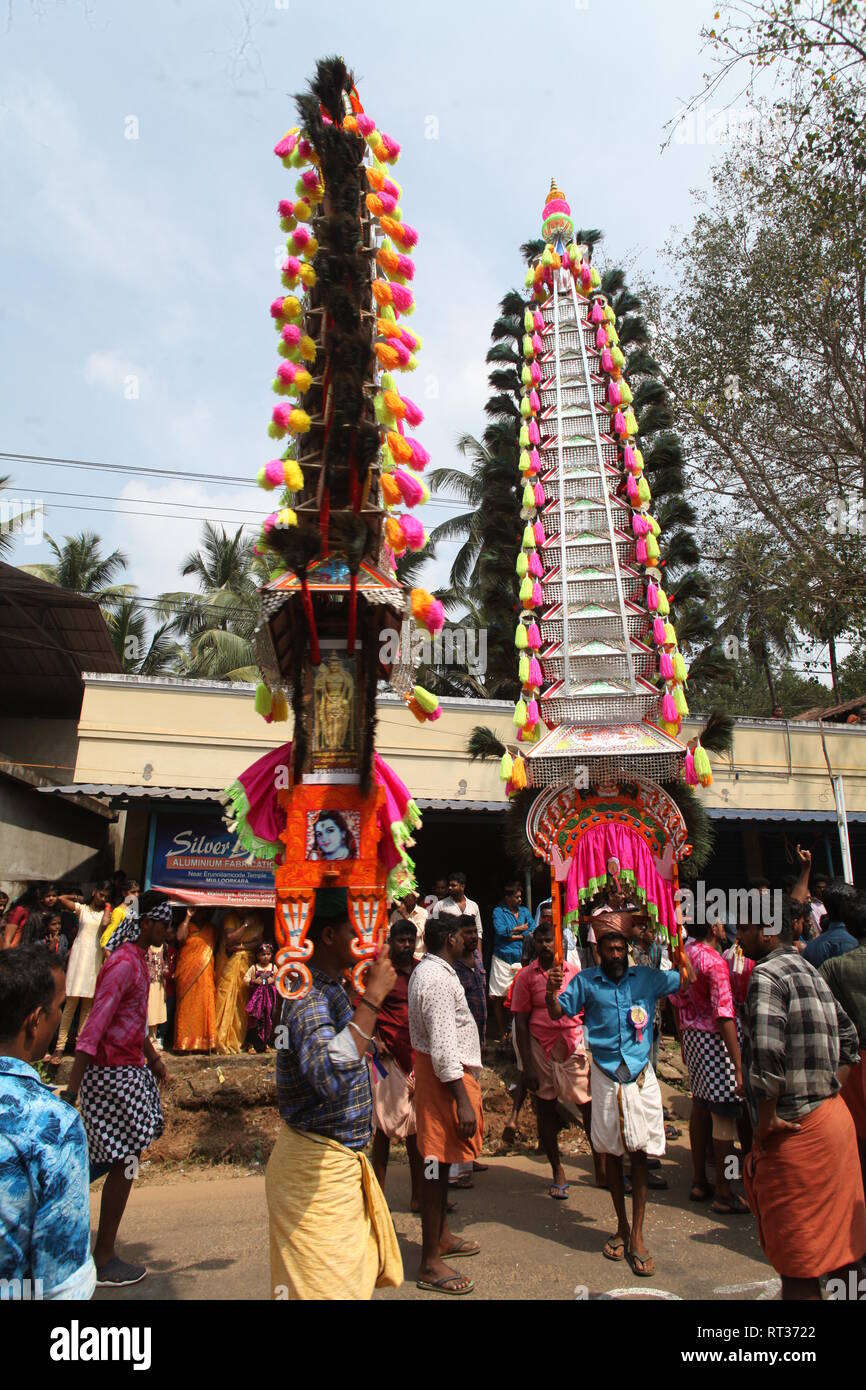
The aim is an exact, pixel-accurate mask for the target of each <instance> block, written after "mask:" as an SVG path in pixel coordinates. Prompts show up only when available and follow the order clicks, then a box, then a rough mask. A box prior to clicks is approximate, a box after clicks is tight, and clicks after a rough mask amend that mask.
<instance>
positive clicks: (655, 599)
mask: <svg viewBox="0 0 866 1390" xmlns="http://www.w3.org/2000/svg"><path fill="white" fill-rule="evenodd" d="M646 606H647V608H648V609H649V611H650V612H651V613H655V612H656V610H657V609H658V606H659V591H658V589H657V588H656V586H655V584H647V588H646Z"/></svg>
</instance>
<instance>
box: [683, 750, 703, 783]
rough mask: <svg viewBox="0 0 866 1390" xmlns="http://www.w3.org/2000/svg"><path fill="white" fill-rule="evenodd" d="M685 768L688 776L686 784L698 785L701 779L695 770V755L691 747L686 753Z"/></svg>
mask: <svg viewBox="0 0 866 1390" xmlns="http://www.w3.org/2000/svg"><path fill="white" fill-rule="evenodd" d="M684 770H685V776H686V785H687V786H689V787H696V786H697V785H698V782H699V780H700V779H699V777H698V774H697V773H696V772H695V755H694V753H693V752H692V750H691V748H690V749H689V750H688V752H687V753H686V765H685V769H684Z"/></svg>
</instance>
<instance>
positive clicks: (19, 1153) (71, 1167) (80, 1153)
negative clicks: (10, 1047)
mask: <svg viewBox="0 0 866 1390" xmlns="http://www.w3.org/2000/svg"><path fill="white" fill-rule="evenodd" d="M28 1280H29V1281H30V1283H29V1284H27V1283H25V1282H24V1281H28ZM22 1284H23V1289H22ZM95 1285H96V1271H95V1269H94V1265H93V1260H92V1258H91V1255H90V1164H89V1161H88V1156H87V1139H86V1138H85V1135H84V1125H83V1124H82V1122H81V1116H80V1115H79V1114H78V1112H77V1110H75V1109H73V1107H72V1106H71V1105H67V1103H66V1102H65V1101H63V1100H59V1099H58V1098H57V1096H55V1095H54V1094H53V1092H52V1091H51V1090H50V1088H49V1087H48V1086H45V1085H43V1083H42V1082H41V1081H40V1080H39V1076H38V1075H37V1073H36V1072H35V1071H34V1069H33V1068H32V1067H31V1066H29V1065H28V1064H27V1062H22V1061H20V1060H19V1059H18V1058H17V1057H0V1299H2V1298H16V1297H17V1298H21V1297H25V1298H26V1297H30V1298H64V1299H84V1298H90V1297H91V1295H92V1293H93V1290H94V1288H95Z"/></svg>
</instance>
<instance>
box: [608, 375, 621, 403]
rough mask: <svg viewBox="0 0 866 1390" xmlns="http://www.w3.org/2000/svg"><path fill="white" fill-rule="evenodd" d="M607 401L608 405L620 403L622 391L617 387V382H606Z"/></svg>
mask: <svg viewBox="0 0 866 1390" xmlns="http://www.w3.org/2000/svg"><path fill="white" fill-rule="evenodd" d="M607 403H608V405H621V404H622V392H621V391H620V389H619V384H618V383H617V382H615V381H609V382H608V383H607Z"/></svg>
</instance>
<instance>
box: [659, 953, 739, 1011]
mask: <svg viewBox="0 0 866 1390" xmlns="http://www.w3.org/2000/svg"><path fill="white" fill-rule="evenodd" d="M686 953H687V955H688V958H689V960H690V961H691V964H692V969H693V970H694V972H695V976H696V979H695V981H694V983H693V984H690V985H687V986H686V987H685V988H684V989H682V990H680V992H679V994H672V995H671V1003H672V1004H673V1005H674V1006H675V1008H677V1009H678V1010H679V1015H680V1025H681V1027H683V1028H694V1029H696V1030H697V1031H698V1032H699V1033H716V1032H718V1028H717V1022H718V1020H719V1019H720V1018H733V1017H734V1001H733V997H732V995H731V978H730V975H729V974H728V963H727V961H726V960H725V959H724V957H723V956H720V955H719V953H718V951H716V950H714V948H713V947H712V946H710V944H709V943H708V942H706V941H687V942H686Z"/></svg>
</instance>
